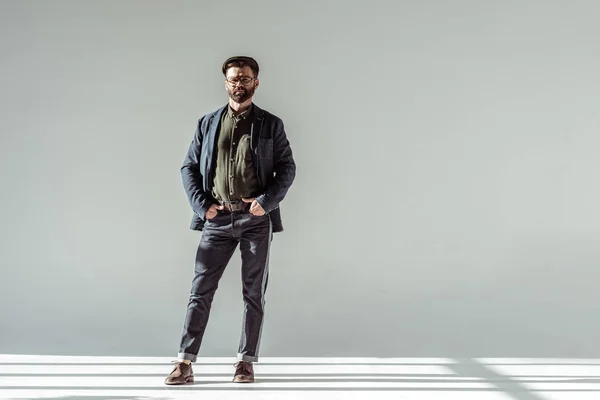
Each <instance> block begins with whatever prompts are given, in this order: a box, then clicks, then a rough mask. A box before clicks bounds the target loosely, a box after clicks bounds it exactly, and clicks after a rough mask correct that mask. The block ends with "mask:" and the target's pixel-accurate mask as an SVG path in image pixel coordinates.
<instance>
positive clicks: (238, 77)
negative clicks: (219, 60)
mask: <svg viewBox="0 0 600 400" xmlns="http://www.w3.org/2000/svg"><path fill="white" fill-rule="evenodd" d="M257 87H258V79H256V78H255V77H254V72H253V71H252V69H251V68H250V67H242V68H239V67H231V68H229V69H228V70H227V77H226V81H225V89H227V93H228V94H229V97H230V98H231V99H232V100H233V101H235V102H236V103H243V102H245V101H246V100H248V99H250V98H252V96H254V91H255V90H256V88H257Z"/></svg>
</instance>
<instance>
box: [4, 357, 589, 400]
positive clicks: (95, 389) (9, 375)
mask: <svg viewBox="0 0 600 400" xmlns="http://www.w3.org/2000/svg"><path fill="white" fill-rule="evenodd" d="M234 362H235V360H234V359H230V358H202V359H201V360H200V361H199V363H197V364H195V365H194V376H195V380H196V382H195V383H194V384H193V385H186V386H177V387H173V386H165V385H164V384H163V380H164V378H165V376H166V375H167V374H168V373H169V372H170V371H171V368H172V366H171V358H164V357H160V358H156V357H143V358H140V357H70V356H30V355H0V398H1V399H62V400H84V399H113V400H117V399H123V400H151V399H153V400H178V399H227V400H236V399H244V400H256V399H273V400H275V399H277V400H287V399H303V400H305V399H328V400H329V399H331V400H337V399H340V400H341V399H369V400H371V399H372V400H377V399H395V400H423V399H428V400H438V399H444V400H584V399H585V400H600V360H589V359H584V360H566V359H466V360H455V359H444V358H440V359H423V358H417V359H408V358H269V357H263V358H262V359H261V362H260V363H257V364H255V374H256V382H255V383H253V384H234V383H231V378H232V376H233V370H234V368H233V363H234Z"/></svg>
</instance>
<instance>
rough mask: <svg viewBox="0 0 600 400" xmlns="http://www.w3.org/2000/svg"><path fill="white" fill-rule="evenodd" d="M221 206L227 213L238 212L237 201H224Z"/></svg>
mask: <svg viewBox="0 0 600 400" xmlns="http://www.w3.org/2000/svg"><path fill="white" fill-rule="evenodd" d="M222 204H223V206H224V207H225V209H226V210H227V211H229V212H235V211H238V209H239V208H238V207H237V205H238V204H239V201H226V202H223V203H222Z"/></svg>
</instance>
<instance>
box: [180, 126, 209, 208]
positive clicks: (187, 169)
mask: <svg viewBox="0 0 600 400" xmlns="http://www.w3.org/2000/svg"><path fill="white" fill-rule="evenodd" d="M206 122H207V121H206V117H203V118H201V119H200V120H199V121H198V126H197V127H196V132H195V133H194V138H193V140H192V143H191V144H190V147H189V149H188V152H187V155H186V157H185V160H184V162H183V165H182V167H181V178H182V181H183V187H184V189H185V193H186V195H187V198H188V201H189V203H190V206H191V207H192V210H193V211H194V213H196V214H197V215H198V216H199V217H200V218H201V219H202V220H204V219H205V218H206V211H208V209H209V208H210V206H211V204H213V203H214V199H213V197H212V194H211V193H210V190H207V188H205V187H204V184H203V182H204V179H203V176H202V174H201V173H200V159H201V157H200V154H201V151H202V140H203V137H204V132H205V131H206V125H207V124H206Z"/></svg>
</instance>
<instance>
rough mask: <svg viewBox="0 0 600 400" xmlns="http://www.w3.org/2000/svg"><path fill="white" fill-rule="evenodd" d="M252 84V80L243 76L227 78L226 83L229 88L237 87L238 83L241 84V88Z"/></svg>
mask: <svg viewBox="0 0 600 400" xmlns="http://www.w3.org/2000/svg"><path fill="white" fill-rule="evenodd" d="M252 82H254V78H250V77H248V76H243V77H241V78H227V83H228V84H230V85H231V86H237V84H238V83H241V84H242V85H243V86H248V85H250V84H251V83H252Z"/></svg>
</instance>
